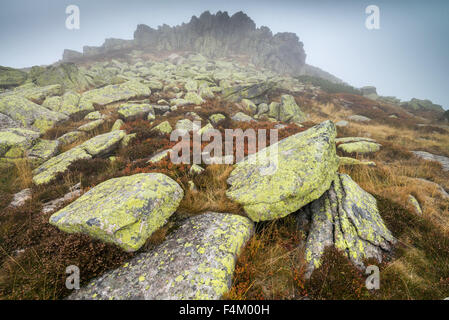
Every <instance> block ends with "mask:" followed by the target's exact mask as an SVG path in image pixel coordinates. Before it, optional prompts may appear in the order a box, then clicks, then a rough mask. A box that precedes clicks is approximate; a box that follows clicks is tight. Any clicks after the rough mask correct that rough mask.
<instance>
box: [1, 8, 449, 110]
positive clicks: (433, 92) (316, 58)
mask: <svg viewBox="0 0 449 320" xmlns="http://www.w3.org/2000/svg"><path fill="white" fill-rule="evenodd" d="M70 4H74V5H78V6H79V8H80V11H81V28H80V30H72V31H70V30H67V29H66V28H65V20H66V17H67V15H66V13H65V8H66V7H67V6H68V5H70ZM368 5H377V6H379V8H380V30H367V29H366V28H365V19H366V17H367V15H366V14H365V8H366V7H367V6H368ZM205 10H209V11H210V12H211V13H215V12H217V11H218V10H221V11H228V12H229V14H230V15H231V14H233V13H235V12H237V11H243V12H245V13H246V14H247V15H248V16H249V17H251V18H252V19H253V20H254V21H255V23H256V25H257V26H258V27H259V26H262V25H265V26H267V27H269V28H270V29H271V30H272V31H273V33H276V32H295V33H296V34H297V35H298V36H299V38H300V40H301V41H302V42H304V49H305V51H306V54H307V60H306V62H307V63H309V64H311V65H315V66H317V67H320V68H322V69H323V70H325V71H328V72H330V73H332V74H334V75H335V76H337V77H339V78H341V79H342V80H344V81H345V82H347V83H349V84H351V85H353V86H356V87H361V86H365V85H374V86H376V87H377V89H378V93H379V94H381V95H385V96H390V95H392V96H397V97H398V98H401V99H403V100H409V99H410V98H412V97H416V98H420V99H430V100H432V101H433V102H434V103H438V104H441V105H443V107H444V108H445V109H448V108H449V90H448V83H449V72H448V71H449V58H448V53H449V41H448V38H449V1H445V0H427V1H417V0H370V1H365V0H352V1H351V0H339V1H335V0H303V1H300V0H296V1H293V0H291V1H282V0H280V1H279V0H278V1H274V0H272V1H266V0H258V1H242V0H240V1H235V0H227V1H222V0H221V1H215V0H183V1H182V0H163V1H162V0H161V1H152V0H146V1H143V0H128V1H118V0H94V1H92V0H90V1H88V0H14V1H12V0H11V1H7V0H2V1H1V3H0V44H1V50H0V65H4V66H11V67H30V66H32V65H42V64H51V63H53V62H55V61H57V60H59V59H61V57H62V52H63V50H64V49H66V48H67V49H74V50H78V51H82V47H83V46H84V45H95V46H99V45H101V44H102V43H103V42H104V39H105V38H122V39H132V38H133V32H134V31H135V29H136V26H137V24H140V23H144V24H147V25H149V26H151V27H154V28H156V27H157V26H159V25H162V24H163V23H166V24H168V25H171V26H173V25H177V24H181V23H182V22H188V21H189V20H190V17H191V16H192V15H196V16H199V15H200V14H201V13H202V12H203V11H205Z"/></svg>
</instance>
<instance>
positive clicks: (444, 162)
mask: <svg viewBox="0 0 449 320" xmlns="http://www.w3.org/2000/svg"><path fill="white" fill-rule="evenodd" d="M412 152H413V154H414V155H415V156H417V157H419V158H421V159H424V160H428V161H436V162H439V163H440V164H441V166H442V167H443V170H444V171H449V158H448V157H445V156H439V155H436V154H432V153H429V152H425V151H412Z"/></svg>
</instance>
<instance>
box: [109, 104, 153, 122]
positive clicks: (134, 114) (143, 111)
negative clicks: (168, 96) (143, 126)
mask: <svg viewBox="0 0 449 320" xmlns="http://www.w3.org/2000/svg"><path fill="white" fill-rule="evenodd" d="M117 113H118V114H119V115H120V117H121V118H122V119H124V120H126V121H131V120H136V119H138V118H145V117H147V116H148V114H151V115H153V116H154V110H153V107H152V106H151V105H149V104H146V103H143V104H138V103H125V104H122V105H121V106H120V107H119V108H118V110H117Z"/></svg>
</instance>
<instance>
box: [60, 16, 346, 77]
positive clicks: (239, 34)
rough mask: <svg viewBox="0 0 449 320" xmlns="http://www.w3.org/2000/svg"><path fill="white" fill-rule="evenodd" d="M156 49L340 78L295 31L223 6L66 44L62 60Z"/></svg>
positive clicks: (297, 73)
mask: <svg viewBox="0 0 449 320" xmlns="http://www.w3.org/2000/svg"><path fill="white" fill-rule="evenodd" d="M135 49H138V50H143V51H145V52H151V53H161V52H177V51H188V52H196V53H200V54H202V55H204V56H206V57H208V58H223V57H230V56H238V57H242V58H247V59H248V60H249V62H251V63H252V64H254V65H255V66H259V67H268V68H270V69H271V70H273V71H275V72H278V73H283V74H291V75H304V74H307V75H312V76H317V77H321V78H324V79H327V80H329V81H332V82H341V80H340V79H338V78H336V77H334V76H333V75H331V74H329V73H327V72H325V71H323V70H321V69H319V68H317V67H313V66H310V65H307V64H306V63H305V61H306V53H305V51H304V48H303V43H302V42H301V41H299V38H298V36H297V35H296V34H295V33H291V32H281V33H277V34H274V35H273V33H272V32H271V30H270V29H269V28H268V27H266V26H261V27H260V28H257V27H256V24H255V23H254V21H253V20H251V18H249V17H248V16H247V15H246V14H245V13H243V12H237V13H235V14H233V15H232V16H229V15H228V13H227V12H226V11H225V12H222V11H218V12H217V13H216V14H211V13H210V12H209V11H205V12H203V13H202V14H201V15H200V16H199V17H196V16H193V17H192V18H191V20H190V22H189V23H183V24H182V25H178V26H174V27H170V26H168V25H166V24H164V25H163V26H159V27H158V28H157V29H154V28H151V27H149V26H147V25H145V24H139V25H138V26H137V30H136V31H135V32H134V39H133V40H122V39H113V38H110V39H106V41H105V42H104V44H103V45H102V46H100V47H93V46H85V47H84V48H83V53H82V54H81V53H80V52H76V51H73V50H65V51H64V55H63V61H65V62H67V61H78V60H80V59H82V58H83V57H84V58H92V57H96V56H101V55H105V54H110V53H112V54H113V53H118V52H120V51H123V50H125V51H126V50H135Z"/></svg>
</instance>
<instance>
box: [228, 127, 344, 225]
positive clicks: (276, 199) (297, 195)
mask: <svg viewBox="0 0 449 320" xmlns="http://www.w3.org/2000/svg"><path fill="white" fill-rule="evenodd" d="M335 136H336V129H335V125H334V124H333V123H332V122H331V121H326V122H323V123H321V124H319V125H316V126H314V127H312V128H310V129H308V130H306V131H304V132H300V133H297V134H295V135H293V136H290V137H288V138H286V139H283V140H281V141H279V142H277V143H276V144H273V145H271V146H269V147H267V148H266V149H263V150H261V151H259V152H257V153H255V154H252V155H250V156H248V157H247V158H246V159H245V160H244V161H241V162H239V163H237V164H236V165H235V168H234V170H233V171H232V172H231V174H230V176H229V178H228V184H229V185H230V187H229V189H228V191H227V192H226V194H227V196H228V197H229V198H231V199H232V200H234V201H236V202H237V203H239V204H241V205H242V206H243V208H244V210H245V212H246V214H247V215H248V216H249V217H250V218H251V219H252V220H253V221H264V220H273V219H277V218H282V217H285V216H286V215H288V214H290V213H292V212H295V211H296V210H298V209H300V208H301V207H303V206H305V205H306V204H308V203H310V202H311V201H313V200H316V199H318V198H319V197H321V195H322V194H323V193H324V192H325V191H326V190H328V189H329V187H330V185H331V183H332V181H333V180H334V178H335V174H336V171H337V169H338V164H339V160H338V157H337V154H336V150H335Z"/></svg>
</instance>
